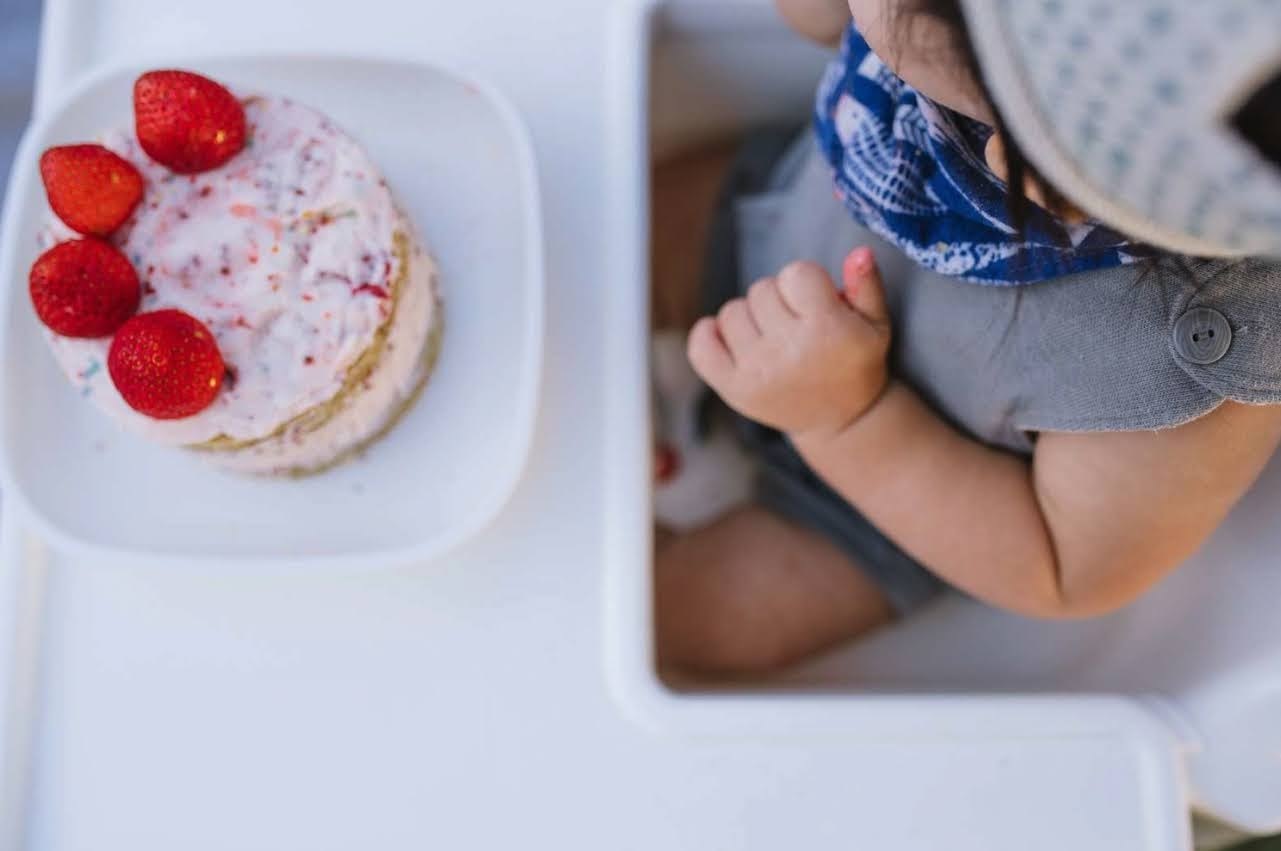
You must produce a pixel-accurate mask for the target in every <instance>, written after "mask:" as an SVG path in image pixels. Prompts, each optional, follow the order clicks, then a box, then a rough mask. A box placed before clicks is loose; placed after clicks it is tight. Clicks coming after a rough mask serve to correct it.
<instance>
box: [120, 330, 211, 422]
mask: <svg viewBox="0 0 1281 851" xmlns="http://www.w3.org/2000/svg"><path fill="white" fill-rule="evenodd" d="M107 371H108V372H109V373H110V374H111V381H112V382H113V383H114V384H115V385H116V389H117V390H119V391H120V395H121V397H123V398H124V400H125V402H126V403H127V404H128V405H129V407H131V408H133V409H134V410H135V411H137V412H139V413H141V414H145V415H146V416H149V417H152V418H153V419H157V420H179V419H182V418H184V417H190V416H193V415H195V414H198V413H200V412H201V411H203V410H204V409H205V408H207V407H209V405H210V404H212V403H213V400H214V399H215V398H216V397H217V396H218V391H219V390H220V389H221V388H222V380H223V377H224V376H225V375H226V374H227V367H226V365H225V364H224V363H223V360H222V355H221V354H220V353H219V351H218V343H217V342H216V341H215V340H214V337H213V334H211V333H210V332H209V329H208V328H206V327H205V325H204V323H202V322H201V321H200V320H198V319H196V318H195V317H193V316H190V315H189V314H186V313H183V312H182V311H181V310H157V311H155V312H154V313H142V314H139V315H138V316H135V317H134V318H133V319H130V320H129V321H128V322H126V323H125V324H124V325H123V326H122V327H121V328H120V330H119V331H118V332H116V336H115V338H114V339H113V340H112V341H111V350H110V351H109V352H108V353H107Z"/></svg>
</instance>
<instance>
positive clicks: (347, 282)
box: [44, 97, 436, 469]
mask: <svg viewBox="0 0 1281 851" xmlns="http://www.w3.org/2000/svg"><path fill="white" fill-rule="evenodd" d="M245 113H246V118H247V121H248V125H249V134H250V135H249V139H250V141H249V144H248V146H247V147H246V150H245V151H243V152H241V153H240V154H238V155H237V156H236V157H234V158H233V159H232V160H231V161H230V162H228V163H227V164H226V165H224V166H223V167H222V168H219V169H216V170H214V171H210V172H206V173H203V174H197V175H192V176H184V175H176V174H173V173H172V172H170V171H169V170H168V169H166V168H164V167H163V166H160V165H158V164H156V163H154V162H152V161H151V160H150V159H149V158H148V157H147V156H146V155H145V154H144V153H143V152H142V150H141V148H140V147H139V145H138V142H137V139H136V138H135V137H134V135H133V132H132V130H131V129H130V130H116V131H112V132H109V133H107V134H106V135H105V136H104V138H103V139H102V143H103V144H104V145H105V146H106V147H108V148H110V149H112V150H113V151H115V152H116V153H118V154H120V155H121V156H123V157H124V158H125V159H127V160H129V161H130V162H132V163H133V164H134V165H135V166H137V167H138V169H139V171H140V172H142V174H143V177H144V178H145V180H146V193H145V195H144V198H143V202H142V204H141V205H140V206H139V208H138V210H137V212H136V213H135V214H134V217H133V218H132V219H131V220H130V221H129V222H127V223H126V224H125V226H124V227H123V228H121V230H120V232H119V233H117V234H116V236H115V237H114V238H113V241H114V242H116V244H117V245H119V246H120V248H121V250H122V251H124V253H125V254H126V255H127V256H128V257H129V258H130V260H132V262H133V263H134V266H135V268H136V269H137V270H138V272H139V277H140V279H141V280H142V281H143V284H144V286H143V296H142V305H141V307H140V311H152V310H158V309H162V308H168V307H174V308H178V309H180V310H184V311H186V312H187V313H190V314H191V315H192V316H195V317H196V318H198V319H200V320H201V321H202V322H204V323H205V324H206V325H207V326H208V327H209V329H210V330H211V331H212V332H213V334H214V337H215V338H216V339H217V341H218V347H219V349H220V350H221V352H222V355H223V359H224V360H225V361H226V363H227V365H228V367H229V378H228V381H227V382H226V383H225V384H224V387H223V390H222V392H221V393H219V395H218V397H217V398H216V399H215V400H214V402H213V404H212V405H211V406H210V407H209V408H207V409H205V410H204V411H202V412H200V413H199V414H196V415H195V416H192V417H188V418H186V419H181V420H156V419H151V418H149V417H147V416H144V415H142V414H139V413H137V412H135V411H134V410H132V409H131V408H129V407H128V405H126V404H125V402H124V400H123V399H121V397H120V395H119V393H118V392H117V391H116V389H115V386H114V385H113V384H112V382H111V379H110V377H109V376H108V374H107V370H106V358H107V351H108V349H109V347H110V342H111V341H110V339H100V340H76V339H70V338H65V337H59V336H57V335H53V334H50V335H49V338H50V342H51V345H52V347H53V350H54V353H55V356H56V357H57V359H58V361H59V363H60V364H61V365H62V367H63V369H64V371H65V372H66V373H67V375H68V376H69V377H70V378H71V380H72V381H73V382H74V383H75V384H76V385H77V387H78V388H79V389H80V391H81V393H82V394H83V395H86V396H89V397H91V398H92V399H93V400H94V402H95V403H96V404H97V405H98V406H99V407H101V408H102V409H103V410H105V411H106V412H107V413H108V414H109V415H111V416H112V417H114V418H116V419H117V420H119V421H121V422H122V423H123V424H124V425H125V426H126V427H128V428H129V429H130V430H132V431H134V432H136V433H139V434H141V435H142V436H144V437H146V438H147V439H149V440H153V441H156V442H159V443H163V444H168V445H196V444H202V443H205V442H207V441H209V440H212V439H214V438H219V437H222V438H231V439H232V440H235V441H237V442H243V441H256V440H261V439H263V438H265V437H267V436H268V435H271V434H273V432H275V431H276V430H277V429H278V428H279V427H280V426H281V425H282V424H284V423H287V422H289V421H291V420H293V419H294V418H295V417H297V416H298V415H300V414H302V413H303V412H305V411H308V410H309V409H312V408H314V407H316V406H317V405H320V404H323V403H325V402H328V401H329V400H330V399H332V398H333V397H334V396H335V395H336V394H337V393H338V392H339V391H340V390H341V389H342V387H343V383H344V380H345V379H346V376H347V373H348V370H349V368H350V367H351V366H352V364H353V363H355V362H356V361H357V360H358V359H359V358H360V356H361V355H362V354H363V353H364V352H365V351H366V350H367V349H368V348H369V346H370V345H371V344H372V343H373V341H374V339H375V333H376V332H377V330H378V329H379V328H380V327H381V326H382V325H383V324H384V323H385V322H387V320H388V317H389V316H390V312H391V310H392V298H391V296H392V286H391V285H392V283H393V282H394V281H396V280H397V279H398V278H399V277H400V276H401V273H402V270H401V269H400V262H401V261H400V260H399V259H398V258H397V256H396V254H395V239H394V237H395V235H396V234H397V233H400V234H403V235H404V236H405V237H406V238H408V240H409V241H410V245H411V254H412V255H413V257H414V259H413V260H411V269H410V274H409V275H408V276H406V277H405V280H404V281H402V285H403V286H406V287H407V289H406V291H405V292H403V293H402V294H401V302H400V305H399V307H398V308H397V317H396V321H395V323H394V325H395V327H394V329H393V330H392V337H391V340H392V342H394V346H393V347H392V348H390V349H389V350H388V352H387V355H386V356H387V357H389V358H391V360H389V361H388V363H386V364H381V365H380V366H379V367H378V368H377V369H376V370H375V372H374V374H373V375H371V376H370V379H369V381H368V382H367V387H366V389H365V390H364V391H363V392H352V393H351V395H352V396H353V400H352V403H351V404H349V405H347V407H345V408H344V410H343V412H342V417H341V420H342V422H335V423H331V424H329V425H327V426H326V427H325V428H324V429H322V430H321V431H317V432H314V433H313V434H312V435H311V436H302V435H297V434H295V435H292V438H291V439H292V441H293V442H294V444H295V445H294V446H293V447H292V448H286V447H284V446H283V444H282V443H281V441H280V440H277V439H275V438H273V439H272V440H270V441H267V443H268V444H272V445H273V446H275V447H276V449H277V450H279V451H267V450H266V448H265V447H264V450H263V451H262V452H260V453H258V454H259V455H261V456H262V457H263V459H265V458H266V457H269V456H270V457H271V458H272V461H271V463H270V464H269V465H267V466H270V467H273V468H274V467H276V466H279V465H286V466H296V464H294V461H297V460H301V463H302V466H317V465H319V464H323V463H324V462H325V461H326V460H327V458H326V457H325V456H326V454H328V456H329V457H332V456H333V455H336V454H340V453H341V452H342V451H343V450H344V449H345V448H347V446H345V445H344V440H345V439H344V437H343V436H344V435H346V436H350V437H353V438H355V439H356V440H355V442H359V439H360V435H364V437H368V436H370V435H371V434H372V433H375V432H376V431H377V428H372V429H371V428H369V427H368V425H369V424H370V423H374V422H379V421H380V420H385V419H386V418H387V416H389V415H390V412H389V411H388V410H387V408H388V406H389V405H392V404H393V403H394V402H395V400H397V399H400V398H401V395H402V393H403V390H404V387H405V384H406V382H409V383H410V384H415V383H416V381H413V380H411V379H412V378H413V376H414V375H416V372H415V370H416V369H417V367H416V366H415V362H416V361H417V360H418V355H419V354H420V353H421V347H422V344H423V341H424V340H425V339H426V337H427V334H428V331H429V329H430V328H431V327H432V325H433V323H434V321H435V318H434V313H435V310H436V300H435V295H434V264H432V262H431V260H430V258H428V257H427V256H426V255H425V254H424V253H423V252H422V250H421V249H420V248H419V247H418V245H417V243H416V241H415V236H414V233H413V229H412V226H411V225H410V224H409V223H408V221H407V220H406V219H405V217H404V216H403V214H402V213H401V212H400V211H399V209H398V208H397V206H396V204H395V201H394V199H393V198H392V195H391V192H390V190H389V189H388V187H387V184H386V182H385V181H384V180H383V178H382V176H381V174H380V173H379V171H378V169H377V168H376V167H375V166H374V164H373V163H372V162H371V161H370V160H369V158H368V156H367V155H366V154H365V152H364V151H363V150H362V149H361V148H360V146H359V145H358V144H357V143H356V142H355V141H354V140H353V139H351V138H350V137H349V136H347V135H346V134H345V133H344V132H343V131H342V130H340V129H339V128H337V127H336V126H335V125H334V124H333V123H332V122H330V121H329V119H327V118H326V117H325V116H323V115H321V114H320V113H318V112H316V111H314V110H312V109H309V108H308V107H305V106H302V105H300V104H296V103H293V102H291V101H289V100H286V99H282V98H272V97H254V98H250V99H248V100H247V101H246V105H245ZM73 236H74V234H72V233H71V232H70V231H69V230H67V229H66V227H65V226H63V225H62V224H61V222H58V221H56V220H54V221H53V223H52V224H51V226H50V227H49V228H48V229H47V231H46V233H45V235H44V238H45V240H46V241H47V242H54V241H59V240H62V239H67V238H71V237H73ZM384 381H386V382H388V386H387V387H386V388H379V392H370V391H371V390H372V389H373V388H374V386H375V385H378V384H381V382H384ZM357 397H358V401H357ZM378 406H380V407H378ZM313 441H314V443H313ZM302 444H306V445H307V447H308V448H307V451H306V452H305V453H304V452H302V450H301V449H299V448H298V446H299V445H302ZM220 455H223V456H232V455H235V456H241V457H239V458H238V459H236V461H235V463H234V466H237V467H242V466H244V465H245V464H248V466H249V467H252V468H255V469H257V467H259V466H261V465H260V464H255V463H248V460H247V459H248V458H249V457H250V455H249V454H246V452H245V451H242V452H235V453H211V454H210V457H211V458H213V459H215V460H217V459H218V457H219V456H220ZM291 459H292V460H291ZM226 460H229V458H228V459H226ZM313 461H314V462H315V463H312V462H313Z"/></svg>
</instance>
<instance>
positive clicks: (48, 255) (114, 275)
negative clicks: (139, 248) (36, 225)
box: [29, 239, 141, 337]
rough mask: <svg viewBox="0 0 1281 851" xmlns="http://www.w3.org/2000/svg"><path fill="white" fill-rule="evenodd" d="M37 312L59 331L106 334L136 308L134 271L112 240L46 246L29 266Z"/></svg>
mask: <svg viewBox="0 0 1281 851" xmlns="http://www.w3.org/2000/svg"><path fill="white" fill-rule="evenodd" d="M29 286H30V290H31V303H32V305H34V306H35V309H36V316H39V317H40V321H41V322H43V323H44V324H45V325H47V326H49V328H50V329H51V330H53V331H54V333H57V334H61V335H62V336H64V337H106V336H108V335H109V334H111V333H112V332H113V331H115V330H116V329H117V328H119V327H120V326H121V325H122V324H124V322H125V320H126V319H128V318H129V317H130V316H133V314H134V311H136V310H137V309H138V299H139V298H140V297H141V290H140V287H139V286H138V273H137V272H135V271H134V268H133V265H132V264H131V263H130V262H129V260H128V258H126V257H125V256H124V255H123V254H121V253H120V251H119V250H118V249H117V248H116V247H115V246H113V245H111V244H110V243H107V242H103V241H102V240H100V239H76V240H72V241H71V242H62V243H59V244H58V245H55V246H54V247H53V248H50V249H49V250H48V251H46V252H45V253H44V254H42V255H40V258H39V259H38V260H36V262H35V265H34V266H32V267H31V277H30V279H29Z"/></svg>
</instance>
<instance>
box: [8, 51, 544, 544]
mask: <svg viewBox="0 0 1281 851" xmlns="http://www.w3.org/2000/svg"><path fill="white" fill-rule="evenodd" d="M154 64H163V65H166V66H167V65H180V66H182V67H194V68H196V69H199V70H202V71H205V72H206V73H209V74H211V75H212V76H214V77H216V78H218V79H221V80H224V81H226V82H228V83H232V84H236V85H238V86H240V87H242V88H244V89H246V90H255V89H256V90H263V91H270V92H273V93H278V94H284V95H288V96H292V97H294V98H296V99H297V100H300V101H302V102H304V103H308V104H311V105H314V106H316V107H318V108H319V109H321V110H323V111H324V112H326V113H328V114H329V115H330V116H331V117H333V118H334V119H335V120H336V121H337V122H338V123H340V124H341V125H343V126H344V127H346V128H347V129H348V130H349V131H350V132H352V133H353V134H354V135H355V136H356V137H357V138H358V139H359V140H360V141H361V142H362V143H363V144H364V145H365V146H366V147H367V149H368V150H369V151H370V153H371V154H372V156H373V158H374V160H375V161H376V162H378V163H379V164H380V166H381V167H382V168H383V169H384V171H385V173H386V176H387V178H388V180H389V182H390V183H391V185H392V187H393V190H394V191H395V192H396V194H397V197H398V199H399V200H400V202H401V203H402V204H403V205H404V206H405V207H406V209H407V210H408V212H409V214H410V217H411V218H412V219H413V220H414V222H415V223H416V225H417V227H418V229H419V231H420V233H421V234H422V235H423V238H424V240H425V242H426V244H427V246H428V247H429V249H430V250H431V251H432V252H433V253H434V254H435V255H436V256H437V257H438V259H439V262H440V265H441V286H442V290H443V295H444V299H445V338H444V345H443V349H442V352H441V356H440V360H439V363H438V366H437V369H436V372H435V374H434V375H433V376H432V379H431V381H430V383H429V384H428V387H427V390H426V391H425V393H424V394H423V397H422V398H421V399H420V400H419V402H418V403H417V404H416V405H415V406H414V408H413V409H412V410H411V411H410V413H409V415H408V416H407V417H406V418H405V419H404V420H403V421H402V422H401V423H400V424H399V425H398V426H397V428H396V429H394V430H393V431H392V432H391V434H389V435H388V436H387V437H386V438H384V439H383V440H381V441H380V442H378V443H377V444H375V446H374V447H372V448H371V449H370V450H369V451H367V452H366V453H365V454H364V455H363V456H362V457H361V458H359V459H357V461H356V462H354V463H351V464H347V465H344V466H342V467H340V468H338V469H336V470H333V471H331V472H329V473H326V474H324V475H320V476H314V477H311V478H307V479H303V480H289V479H265V478H252V477H242V476H234V475H229V474H226V473H222V472H219V471H216V470H214V469H212V468H211V467H210V466H209V465H207V464H205V463H203V462H202V460H201V458H200V457H199V456H197V455H194V454H192V453H187V452H180V451H175V450H172V449H166V448H164V447H159V446H155V445H152V444H148V443H146V442H144V441H142V440H140V439H139V438H137V437H136V436H133V435H130V434H127V433H125V432H124V431H123V430H121V429H120V428H118V427H117V426H116V425H115V424H114V423H112V422H110V421H108V420H107V419H106V418H105V417H103V416H102V415H101V414H100V413H99V412H98V411H97V410H96V409H94V408H93V407H92V406H91V405H89V404H88V403H86V402H85V401H84V400H82V399H80V398H78V396H77V395H76V394H75V393H74V391H73V390H72V388H71V387H70V386H69V385H68V383H67V382H66V381H65V380H63V379H62V377H61V376H60V375H59V373H58V370H57V368H56V366H55V364H54V361H53V358H52V357H51V355H50V354H49V352H48V351H47V350H46V346H45V342H44V340H43V339H41V330H40V328H39V327H38V323H37V322H36V320H35V318H34V315H33V313H32V311H31V309H30V306H29V303H28V301H27V298H26V288H25V286H24V283H25V280H26V270H27V268H28V267H29V266H30V264H31V262H32V260H34V259H35V256H36V254H37V251H36V240H35V234H36V231H37V229H38V227H39V226H40V223H41V221H42V220H43V218H44V216H45V215H46V213H45V211H46V209H47V205H46V202H45V200H44V197H43V190H42V188H41V184H40V180H39V176H38V174H37V169H36V163H37V160H38V157H39V153H40V151H42V150H44V149H45V148H46V147H49V146H50V145H53V144H63V143H67V142H71V141H77V140H83V139H86V138H92V137H93V136H94V134H95V133H96V132H97V131H98V130H99V129H101V128H103V127H109V126H115V125H119V124H121V123H124V122H127V121H129V120H130V115H131V113H130V104H131V99H130V97H131V87H132V85H133V80H134V79H135V78H136V77H137V74H138V72H139V70H142V69H145V67H146V66H130V67H126V68H124V69H121V70H114V71H108V72H105V73H98V74H96V75H95V76H94V77H93V78H92V79H90V80H87V81H85V82H84V83H82V84H81V85H79V86H77V87H76V89H75V91H74V92H72V93H71V94H69V95H68V96H67V97H66V98H65V99H63V100H62V101H61V103H60V104H58V105H56V106H54V107H53V108H52V109H50V110H49V111H48V113H47V114H46V115H45V116H44V118H43V119H42V120H40V121H38V122H37V123H36V124H35V125H34V126H33V127H32V129H31V130H30V132H29V133H28V135H27V137H26V139H25V141H24V144H23V146H22V148H21V149H20V151H19V153H18V156H17V160H16V162H15V168H14V172H13V175H14V176H13V180H12V183H11V187H10V193H9V197H8V209H7V214H6V217H5V230H4V242H3V248H2V250H0V275H2V276H3V283H4V293H5V296H6V302H7V305H8V311H7V316H6V318H5V320H4V334H3V349H2V351H0V361H3V364H4V381H3V388H2V390H0V406H2V407H3V411H4V419H3V429H2V430H3V435H2V437H3V448H2V451H3V459H4V473H5V483H6V488H7V490H8V491H9V493H10V494H11V496H12V497H13V498H15V500H16V501H17V502H18V503H19V504H20V506H21V507H22V508H23V509H25V511H26V512H27V513H28V515H29V517H30V519H31V522H32V523H33V524H34V526H35V528H36V529H38V530H39V531H40V532H41V534H43V535H45V536H47V537H48V538H49V539H50V540H51V541H53V542H54V543H56V544H57V545H59V546H61V547H64V548H68V549H77V550H81V551H84V552H86V553H92V554H96V555H114V556H119V557H120V558H122V559H130V560H137V559H139V558H150V559H153V560H162V561H163V562H164V563H166V564H173V563H175V562H181V561H184V560H200V561H204V562H206V563H208V564H212V566H215V567H217V568H218V569H224V568H226V567H244V566H249V567H261V566H263V565H265V564H272V565H299V566H306V567H313V566H316V564H317V563H318V562H325V563H328V564H341V565H343V566H348V567H362V566H376V565H383V564H389V563H395V562H403V561H405V560H408V559H411V558H425V557H428V556H432V555H435V554H438V553H440V552H442V551H443V550H445V549H447V548H449V547H450V546H453V545H456V544H457V543H458V542H459V541H461V540H464V539H466V538H467V537H469V536H470V535H472V534H474V533H475V532H477V531H478V530H480V529H481V528H483V527H484V526H485V525H486V524H488V523H489V522H490V521H492V520H493V518H494V516H495V515H496V514H497V513H498V511H499V510H500V509H501V508H502V506H503V504H504V503H505V502H506V501H507V499H508V498H509V497H510V495H511V493H512V491H513V489H514V488H515V486H516V482H517V480H518V478H519V476H520V473H521V470H522V469H523V467H524V464H525V460H526V457H527V453H528V448H529V445H530V440H531V438H532V435H533V429H534V418H535V415H536V402H537V391H538V383H539V379H540V373H541V354H542V344H543V339H542V331H543V322H542V305H543V298H544V296H543V260H542V239H543V234H542V227H541V222H540V216H541V211H540V204H539V198H538V190H537V180H536V175H535V171H534V168H535V167H534V162H533V156H532V152H531V149H530V147H529V140H528V137H527V132H526V130H525V128H524V125H523V123H522V121H521V119H520V118H519V117H518V116H517V114H516V112H515V111H514V109H513V108H512V107H511V106H510V105H509V104H508V103H507V101H506V99H505V98H503V97H502V96H500V95H499V94H498V93H497V92H496V91H495V90H493V89H492V88H490V87H489V86H487V85H484V84H481V83H478V82H475V81H471V80H468V79H465V78H462V77H459V76H457V75H455V74H452V73H448V72H445V71H442V70H440V69H438V68H436V67H433V66H430V65H422V64H417V63H409V62H396V61H380V60H371V59H359V58H344V57H342V56H340V55H331V54H323V53H317V54H306V53H303V54H297V55H286V56H280V55H271V54H267V55H262V56H254V55H245V56H243V57H239V58H228V59H208V60H201V59H196V58H192V57H174V58H171V59H170V61H169V62H161V61H159V60H158V61H157V63H154ZM154 64H153V67H154ZM233 529H234V530H235V531H234V534H229V531H230V530H233Z"/></svg>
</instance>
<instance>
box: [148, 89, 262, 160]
mask: <svg viewBox="0 0 1281 851" xmlns="http://www.w3.org/2000/svg"><path fill="white" fill-rule="evenodd" d="M133 116H134V129H135V130H136V132H137V134H138V142H139V143H141V145H142V149H143V150H144V151H146V152H147V155H148V156H150V157H151V158H152V159H153V160H155V161H156V162H158V163H160V164H161V165H165V166H168V167H169V168H171V169H173V170H174V171H176V172H179V173H181V174H194V173H195V172H200V171H209V170H210V169H215V168H217V167H218V166H220V165H222V164H223V163H225V162H226V161H227V160H229V159H231V158H232V157H234V156H235V155H236V154H238V153H240V151H241V149H242V148H244V146H245V110H244V108H243V107H241V105H240V101H238V100H236V98H235V96H234V95H233V94H232V93H231V92H229V91H227V89H225V88H224V87H223V86H220V85H219V84H217V83H215V82H214V81H213V80H210V79H209V78H208V77H202V76H200V75H199V74H192V73H190V72H189V71H149V72H147V73H146V74H143V75H142V76H141V77H139V78H138V79H137V81H136V82H135V83H134V84H133Z"/></svg>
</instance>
